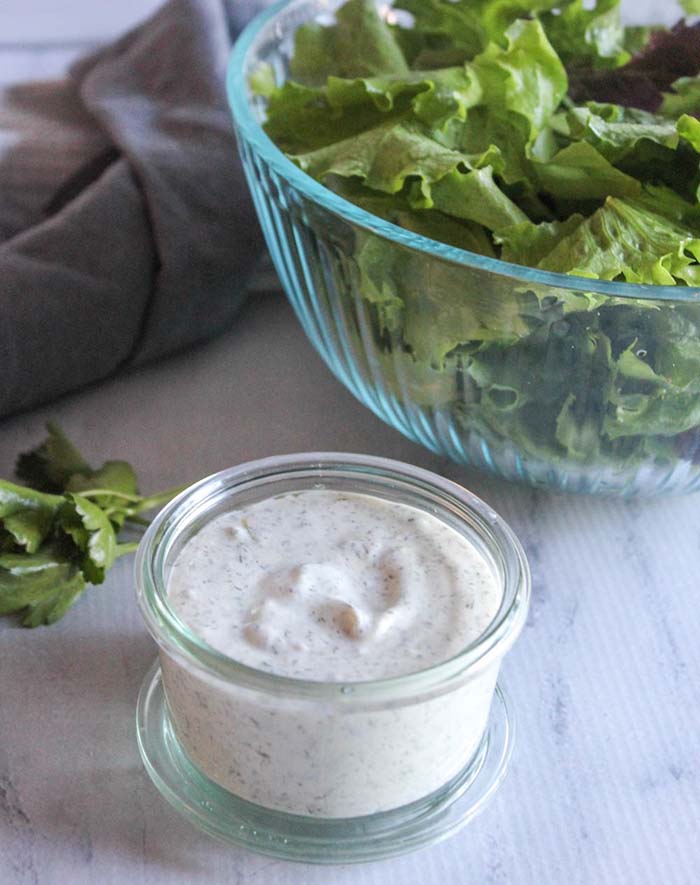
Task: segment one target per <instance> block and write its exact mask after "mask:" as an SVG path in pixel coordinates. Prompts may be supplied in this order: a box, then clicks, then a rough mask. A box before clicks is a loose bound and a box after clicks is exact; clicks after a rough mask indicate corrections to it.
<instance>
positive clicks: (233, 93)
mask: <svg viewBox="0 0 700 885" xmlns="http://www.w3.org/2000/svg"><path fill="white" fill-rule="evenodd" d="M309 2H310V0H278V2H277V3H274V4H272V5H271V6H268V7H267V8H266V9H264V10H262V11H261V12H260V13H258V15H257V16H255V18H253V19H252V20H251V21H250V22H249V23H248V25H247V26H246V27H245V28H244V29H243V31H242V32H241V34H240V35H239V37H238V39H237V40H236V41H235V43H234V46H233V50H232V52H231V54H230V58H229V64H228V70H227V75H226V91H227V95H228V102H229V106H230V108H231V112H232V114H233V119H234V124H235V128H236V130H237V132H238V133H239V134H240V135H242V136H243V137H244V138H245V139H246V140H247V141H248V142H249V143H250V144H252V145H253V147H254V148H255V150H256V151H257V153H258V154H259V155H260V157H261V158H262V159H263V160H264V161H265V163H266V164H267V165H268V166H269V167H272V168H273V169H274V170H275V172H277V173H278V174H279V175H281V176H283V177H284V178H285V179H286V180H287V181H288V182H289V183H290V184H292V185H293V186H294V187H295V188H297V189H298V190H299V191H300V192H301V193H303V194H304V195H305V196H307V197H309V198H311V199H312V200H313V201H314V202H315V203H318V204H319V205H321V206H322V207H324V208H325V209H327V210H329V211H330V212H332V213H334V214H335V215H338V216H340V217H341V218H343V219H345V220H349V221H351V222H352V223H353V224H356V225H358V226H359V227H362V228H364V229H365V230H368V231H371V232H373V233H375V234H377V235H379V236H381V237H384V238H386V239H389V240H392V241H393V242H395V243H398V244H400V245H402V246H405V247H408V248H411V249H414V250H416V251H418V252H424V253H427V254H429V255H433V256H436V257H438V258H440V259H442V260H444V261H449V262H452V263H454V264H457V265H461V266H463V267H469V268H474V269H476V270H482V271H488V272H491V273H495V274H498V275H499V276H503V277H509V278H511V279H513V281H514V282H515V283H521V284H524V285H527V286H531V285H537V286H551V287H555V288H558V289H569V290H574V291H576V292H581V291H584V292H586V293H595V294H599V295H607V296H608V297H614V298H624V299H628V298H629V299H634V300H653V301H683V302H691V303H692V302H698V303H700V288H696V287H692V286H657V285H653V284H649V283H628V282H614V281H611V280H598V279H590V278H589V277H583V276H574V275H573V274H563V273H556V272H554V271H545V270H540V269H538V268H533V267H527V266H525V265H522V264H512V263H510V262H507V261H502V260H501V259H500V258H489V257H488V256H485V255H479V254H477V253H475V252H469V251H467V250H466V249H460V248H458V247H457V246H450V245H448V244H447V243H441V242H439V241H438V240H432V239H430V238H429V237H425V236H423V235H422V234H416V233H413V232H412V231H409V230H406V229H405V228H402V227H399V226H398V225H396V224H393V223H392V222H391V221H386V220H385V219H383V218H380V217H379V216H377V215H373V214H372V213H371V212H368V211H367V210H365V209H361V208H360V207H359V206H356V205H355V204H354V203H351V202H350V201H349V200H346V199H345V198H344V197H341V196H339V195H338V194H336V193H334V192H333V191H332V190H330V189H329V188H327V187H326V186H325V185H323V184H321V183H320V182H318V181H316V179H315V178H312V177H311V176H310V175H308V174H307V173H306V172H304V171H302V170H301V169H300V168H299V167H298V166H297V165H296V164H295V163H293V162H292V161H291V160H290V159H289V158H288V157H287V156H286V155H285V154H284V152H283V151H282V150H281V149H280V148H278V147H277V145H276V144H275V143H274V142H273V141H272V139H271V138H270V137H269V136H268V135H267V134H266V133H265V130H264V129H263V128H262V126H261V125H260V123H259V122H258V120H257V119H256V118H255V115H254V113H253V111H252V109H251V105H250V101H249V94H250V90H249V85H248V82H247V78H246V67H247V61H248V53H249V52H250V51H251V49H254V47H255V44H256V41H257V40H258V39H259V37H260V36H261V34H262V33H263V31H264V30H266V29H267V28H268V27H271V26H273V23H274V22H275V21H276V19H277V18H278V17H279V15H280V14H281V13H283V12H284V11H285V10H287V9H288V8H290V7H293V6H301V5H303V4H305V3H309ZM311 2H313V0H311ZM341 2H342V0H330V2H329V0H324V5H325V7H326V11H332V10H334V9H335V8H337V7H338V6H340V3H341ZM389 2H391V0H389Z"/></svg>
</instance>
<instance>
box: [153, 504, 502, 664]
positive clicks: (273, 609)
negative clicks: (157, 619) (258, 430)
mask: <svg viewBox="0 0 700 885" xmlns="http://www.w3.org/2000/svg"><path fill="white" fill-rule="evenodd" d="M168 593H169V599H170V604H171V606H172V607H173V609H174V610H175V611H176V612H177V613H178V615H179V616H180V617H181V618H182V620H183V621H184V622H185V623H187V624H188V625H189V626H190V628H191V629H192V630H194V632H195V633H197V634H198V635H199V636H200V637H201V638H203V639H204V640H206V642H207V643H208V644H209V645H211V646H212V647H213V648H215V649H217V650H218V651H220V652H223V653H224V654H225V655H227V656H229V657H231V658H234V659H235V660H237V661H240V662H241V663H244V664H248V665H249V666H251V667H255V668H257V669H261V670H267V671H269V672H273V673H277V674H279V675H283V676H293V677H297V678H303V679H309V680H316V681H323V682H326V681H346V680H353V681H364V680H370V679H380V678H383V677H388V676H396V675H399V674H403V673H410V672H414V671H416V670H421V669H424V668H425V667H428V666H430V665H431V664H435V663H438V662H439V661H443V660H446V659H448V658H450V657H452V656H454V655H455V654H458V653H459V652H460V651H461V650H462V649H463V648H465V647H466V646H467V645H469V644H470V643H471V642H473V641H474V640H475V639H477V638H478V637H479V636H480V635H481V634H482V633H483V632H484V630H485V629H486V627H487V626H488V624H489V623H490V621H491V620H492V619H493V617H494V615H495V613H496V611H497V610H498V606H499V603H500V598H501V591H500V588H499V586H498V583H497V581H496V577H495V575H494V574H493V571H492V569H491V568H490V566H489V564H488V563H487V562H486V560H485V559H484V557H483V556H482V555H481V554H480V553H479V552H478V551H477V550H476V548H475V547H474V545H473V544H472V543H471V542H470V541H469V540H468V539H467V538H465V537H464V536H463V535H462V534H460V533H459V532H457V531H456V530H455V529H453V528H451V527H450V526H448V525H446V524H445V523H444V522H442V521H441V520H439V519H437V517H435V516H432V515H430V514H428V513H424V512H421V511H419V510H417V509H415V508H413V507H409V506H407V505H405V504H399V503H394V502H389V501H385V500H381V499H379V498H374V497H370V496H369V495H360V494H354V493H339V492H334V491H328V490H309V491H304V492H297V493H293V494H286V495H281V496H279V497H275V498H269V499H266V500H263V501H259V502H257V503H255V504H252V505H250V506H248V507H245V508H243V509H241V510H235V511H233V512H230V513H225V514H223V515H220V516H218V517H217V518H215V519H214V520H212V521H211V522H210V523H208V524H207V525H206V526H205V527H204V528H203V529H202V530H201V531H200V532H199V533H198V534H197V535H195V536H194V537H193V538H192V539H190V541H189V542H188V543H187V544H186V546H185V547H184V549H183V550H182V551H181V552H180V555H179V556H178V558H177V560H176V562H175V564H174V567H173V570H172V573H171V575H170V580H169V585H168Z"/></svg>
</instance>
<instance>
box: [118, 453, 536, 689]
mask: <svg viewBox="0 0 700 885" xmlns="http://www.w3.org/2000/svg"><path fill="white" fill-rule="evenodd" d="M290 479H295V480H296V484H297V485H298V486H299V488H302V487H303V488H307V489H311V488H315V487H317V484H318V483H319V482H323V483H324V484H326V483H327V484H328V486H329V487H330V486H332V484H333V482H334V481H335V480H343V479H345V480H346V481H348V482H349V483H352V484H355V485H357V483H358V482H359V483H366V484H368V485H372V486H374V487H375V488H374V492H365V493H366V494H373V495H374V496H375V497H377V498H379V499H387V500H389V498H388V497H387V494H386V493H387V489H389V490H390V489H391V488H392V487H393V488H395V489H399V488H401V489H402V490H403V492H404V493H405V494H407V495H411V496H414V497H415V498H418V499H420V503H419V504H414V505H413V506H416V507H418V508H419V509H425V510H426V511H427V512H430V510H429V508H428V507H426V506H421V505H426V504H431V503H432V505H433V506H434V507H437V506H443V507H444V508H445V509H446V510H449V511H451V512H452V514H453V516H454V518H455V520H456V521H459V522H461V523H463V524H464V526H467V527H468V531H464V535H465V537H468V538H471V537H476V538H478V539H480V541H481V542H482V543H484V544H488V545H489V546H490V547H491V553H492V555H496V554H497V555H498V556H499V558H500V560H501V564H502V566H503V572H502V574H501V575H500V580H501V581H502V591H503V593H502V598H501V601H500V604H499V609H498V611H497V612H496V614H495V615H494V617H493V619H492V620H491V622H490V623H489V624H488V626H487V627H486V628H485V629H484V630H483V632H481V633H480V634H479V635H478V636H477V637H476V638H474V639H473V640H472V641H471V642H469V643H468V644H467V645H466V646H464V647H463V648H461V649H460V650H459V651H458V652H456V653H454V654H453V655H451V657H449V658H447V659H446V660H442V661H438V662H433V663H430V664H428V665H427V666H426V667H423V668H422V669H418V670H414V671H410V672H408V673H400V674H398V675H391V676H384V677H379V678H374V679H368V680H355V679H344V680H340V681H318V680H309V679H304V678H302V677H295V676H285V675H282V674H279V673H275V672H269V671H267V670H262V669H259V668H257V667H254V666H252V665H249V664H244V663H242V662H241V661H239V660H237V659H236V658H234V657H231V656H229V655H227V654H225V653H223V652H220V651H218V650H217V649H216V648H214V647H213V646H211V645H210V644H209V643H208V642H207V641H206V640H205V639H203V638H202V637H200V636H199V634H197V633H196V632H195V631H194V630H192V628H190V627H189V626H188V624H187V623H186V622H185V621H184V620H183V619H182V618H180V616H179V615H178V614H177V612H176V611H175V609H173V608H172V607H171V606H170V604H169V602H168V590H167V585H168V575H167V571H168V561H169V559H170V557H171V556H172V555H173V551H174V550H175V548H176V545H177V542H178V539H179V538H181V537H182V536H183V535H185V536H187V533H188V532H189V531H190V529H191V528H192V527H193V526H194V525H195V524H196V523H197V521H198V520H202V521H203V524H206V523H207V522H209V521H210V519H212V518H215V516H216V515H217V514H216V511H217V508H218V506H219V505H222V504H224V503H225V502H228V504H229V505H233V504H234V502H235V501H236V500H237V499H239V498H240V496H241V494H244V493H245V492H248V491H250V490H253V489H255V488H258V489H260V490H261V493H262V494H261V499H264V498H269V497H274V494H273V493H274V489H275V486H276V485H277V484H278V483H279V482H286V481H289V480H290ZM277 494H279V490H278V492H277ZM226 509H235V507H233V506H229V507H227V508H226ZM435 515H436V516H437V518H438V519H440V520H441V521H445V520H444V515H443V516H439V515H437V513H436V514H435ZM201 527H202V526H201V525H200V526H199V528H201ZM180 549H181V548H180ZM178 552H179V551H178ZM133 574H134V584H135V588H136V599H137V603H138V607H139V611H140V613H141V616H142V618H143V621H144V623H145V625H146V628H147V629H148V631H149V632H150V634H151V636H152V637H153V638H154V639H155V640H156V642H157V643H158V645H159V647H160V648H161V649H164V650H165V651H166V653H167V654H170V655H174V656H176V657H178V658H184V660H185V661H186V662H187V663H188V664H189V665H194V667H195V668H196V669H198V670H200V671H203V672H206V673H208V674H211V675H212V676H214V677H216V678H221V679H223V680H224V681H226V682H227V683H230V684H235V685H239V686H245V687H248V688H253V689H257V690H260V691H262V692H264V693H266V694H280V695H282V696H284V697H291V696H298V697H307V698H308V697H316V698H322V699H324V698H328V697H329V696H330V697H334V698H335V697H337V696H338V695H339V694H340V695H342V696H343V697H345V703H346V704H348V705H352V704H354V703H360V702H364V701H370V700H380V699H382V698H387V697H390V698H394V699H400V698H405V697H411V696H416V695H417V694H420V693H421V692H425V691H431V690H439V688H440V687H441V686H442V687H445V686H451V685H454V684H455V681H457V682H458V681H459V680H460V679H463V678H465V677H468V676H469V674H471V673H474V672H476V671H477V670H479V671H480V669H481V668H483V667H486V666H488V665H490V663H492V662H494V661H496V660H498V661H500V660H501V659H502V657H503V656H504V655H505V654H506V653H507V652H508V651H509V650H510V648H511V647H512V645H513V643H514V642H515V641H516V639H517V638H518V636H519V635H520V633H521V632H522V630H523V628H524V626H525V622H526V619H527V615H528V610H529V605H530V598H531V595H532V580H531V572H530V566H529V563H528V559H527V555H526V553H525V550H524V549H523V546H522V544H521V543H520V540H519V539H518V537H517V535H516V534H515V532H514V531H513V529H512V528H511V527H510V525H509V524H508V523H507V522H506V521H505V520H504V519H503V517H501V516H500V515H499V514H498V513H496V511H495V510H493V508H492V507H491V506H490V505H489V504H488V503H486V502H485V501H483V500H482V499H481V498H479V497H477V496H476V495H475V494H474V493H473V492H471V491H469V490H468V489H467V488H465V487H464V486H462V485H460V484H459V483H457V482H455V481H454V480H451V479H448V478H447V477H444V476H442V475H441V474H438V473H435V472H434V471H431V470H427V469H425V468H422V467H416V466H415V465H413V464H409V463H408V462H404V461H396V460H393V459H390V458H380V457H377V456H374V455H361V454H355V453H348V452H299V453H292V454H287V455H273V456H271V457H267V458H260V459H257V460H255V461H247V462H243V463H241V464H238V465H236V466H234V467H229V468H227V469H225V470H221V471H219V472H217V473H213V474H211V475H210V476H206V477H204V479H201V480H199V481H198V482H195V483H194V484H193V485H191V486H189V487H188V488H186V489H184V490H183V491H182V492H180V494H179V495H177V496H176V497H175V498H173V500H172V501H170V502H169V503H168V504H166V505H165V506H164V507H163V508H162V509H161V510H160V511H159V512H158V513H157V514H156V516H155V517H154V519H153V521H152V522H151V524H150V525H149V527H148V529H147V530H146V532H145V533H144V535H143V537H142V538H141V541H140V543H139V546H138V549H137V551H136V557H135V561H134V569H133Z"/></svg>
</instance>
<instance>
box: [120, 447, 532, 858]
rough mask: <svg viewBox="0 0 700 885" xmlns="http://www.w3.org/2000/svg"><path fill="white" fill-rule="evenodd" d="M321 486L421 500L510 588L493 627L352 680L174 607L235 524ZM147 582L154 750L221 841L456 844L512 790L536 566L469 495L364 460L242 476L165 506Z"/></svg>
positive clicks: (217, 479) (279, 847) (186, 807)
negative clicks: (276, 662) (292, 666)
mask: <svg viewBox="0 0 700 885" xmlns="http://www.w3.org/2000/svg"><path fill="white" fill-rule="evenodd" d="M321 488H322V489H330V490H334V491H345V492H356V493H361V494H365V495H371V496H374V497H378V498H381V499H383V500H385V501H389V502H398V503H401V504H404V505H409V506H411V507H414V508H417V509H419V510H422V511H425V512H427V513H430V514H431V515H433V516H435V517H437V518H438V519H440V520H442V521H443V522H444V523H446V524H447V525H448V526H451V527H452V528H453V529H455V530H457V531H458V532H460V533H461V534H463V535H465V536H466V537H467V538H468V539H469V540H470V541H471V542H472V543H473V544H474V545H475V546H476V547H477V549H478V550H479V551H480V553H481V555H482V556H483V557H484V558H485V559H486V561H487V562H488V563H489V565H490V567H491V568H492V570H493V573H494V574H495V575H496V576H497V579H498V581H499V584H500V586H501V587H502V599H501V604H500V607H499V610H498V612H497V614H496V616H495V618H494V620H493V621H492V622H491V624H490V625H489V627H488V628H487V630H486V631H485V632H484V633H483V634H482V635H481V636H480V637H479V638H478V639H477V640H476V641H475V642H473V643H472V644H471V645H469V646H468V647H467V648H465V649H463V650H462V651H461V652H460V653H459V654H458V655H456V656H455V657H453V658H451V659H450V660H447V661H445V662H442V663H439V664H436V665H433V666H431V667H429V668H427V669H425V670H422V671H420V672H415V673H410V674H406V675H401V676H396V677H392V678H386V679H381V680H374V681H367V682H350V683H348V682H342V683H341V682H314V681H307V680H301V679H294V678H289V677H283V676H278V675H274V674H271V673H268V672H263V671H260V670H256V669H253V668H251V667H248V666H245V665H243V664H240V663H238V662H237V661H235V660H233V659H232V658H229V657H227V656H225V655H223V654H221V653H220V652H218V651H216V650H214V649H213V648H211V647H210V646H208V645H207V644H206V643H205V642H204V641H203V640H201V639H199V638H198V637H197V636H196V635H195V634H194V633H193V632H192V631H191V630H190V629H189V628H188V627H187V625H186V624H185V623H183V622H182V621H181V620H180V619H179V618H178V616H177V615H176V614H175V612H174V611H173V610H172V609H171V608H170V606H169V604H168V596H167V586H168V576H169V571H170V569H171V567H172V565H173V563H174V561H175V559H176V557H177V556H178V553H179V552H180V550H181V549H182V547H183V545H184V544H185V543H186V542H187V541H188V540H189V539H190V538H191V537H192V536H193V535H194V534H196V533H197V532H198V531H199V530H200V529H201V528H202V527H203V526H204V525H205V524H206V523H207V522H209V521H210V520H212V519H213V518H215V517H217V516H218V515H220V514H221V513H222V512H225V511H228V510H232V509H235V508H238V507H242V506H245V505H249V504H252V503H254V502H256V501H259V500H262V499H264V498H269V497H272V496H275V495H279V494H282V493H286V492H298V491H301V490H304V489H321ZM136 583H137V589H138V600H139V605H140V608H141V612H142V614H143V617H144V620H145V622H146V625H147V627H148V629H149V631H150V633H151V635H152V636H153V637H154V639H155V640H156V642H157V643H158V645H159V660H160V672H159V673H158V672H156V673H154V674H151V675H150V676H149V678H148V679H147V682H146V683H145V685H144V689H143V691H142V696H141V699H140V702H139V741H140V746H141V750H142V755H143V756H144V760H145V762H146V765H147V768H148V770H149V773H150V774H151V776H152V777H153V779H154V780H155V782H156V784H157V785H158V786H159V788H160V789H161V791H162V792H163V793H164V794H165V795H166V797H167V798H169V799H170V800H171V801H172V802H173V804H175V805H176V806H177V807H178V808H179V809H180V810H181V811H184V812H185V813H186V814H187V815H188V816H189V817H190V818H191V819H192V820H194V821H195V822H196V823H198V824H199V825H200V826H203V827H204V828H205V829H208V830H209V831H210V832H215V833H216V834H217V835H219V836H224V837H225V838H228V839H230V840H231V841H235V842H239V843H241V842H242V843H243V844H246V845H249V846H252V847H254V848H256V849H258V850H261V851H267V852H268V853H271V854H276V855H281V856H287V857H295V858H297V859H302V858H303V859H310V860H354V859H365V858H368V857H377V856H384V855H386V854H391V853H396V852H397V851H401V850H407V849H408V848H412V847H416V846H417V845H419V844H423V843H424V842H425V841H433V840H434V839H436V838H439V837H441V836H443V835H447V834H449V832H451V831H453V830H454V829H455V828H456V825H457V822H458V821H457V819H459V823H461V822H463V821H464V820H465V819H468V818H469V817H470V816H473V813H475V810H479V809H480V807H481V806H482V805H483V803H484V801H485V798H487V797H488V796H489V795H490V794H491V792H492V791H493V789H495V786H496V785H497V783H498V782H500V779H501V778H502V775H503V772H504V770H505V765H506V763H507V759H508V756H509V752H510V744H511V739H512V729H511V728H510V721H509V717H508V713H507V710H506V708H505V707H504V703H505V702H504V700H503V695H502V693H500V691H499V692H498V693H497V695H496V697H497V704H495V705H494V704H492V700H493V698H494V691H495V689H496V680H497V676H498V671H499V667H500V663H501V660H502V658H503V656H504V654H505V653H506V652H507V651H508V650H509V649H510V647H511V646H512V644H513V642H514V641H515V639H516V638H517V636H518V634H519V633H520V630H521V629H522V626H523V624H524V622H525V618H526V614H527V606H528V600H529V593H530V583H529V571H528V566H527V562H526V559H525V555H524V553H523V550H522V548H521V546H520V544H519V542H518V541H517V539H516V538H515V536H514V535H513V533H512V532H511V530H510V529H509V528H508V526H507V525H506V524H505V523H504V522H503V521H502V520H501V519H500V518H499V517H498V516H497V515H496V514H495V513H494V512H493V511H492V510H491V509H490V508H489V507H488V506H487V505H486V504H484V503H483V502H482V501H480V500H479V499H478V498H476V497H475V496H474V495H472V494H471V493H469V492H467V491H466V490H465V489H463V488H462V487H460V486H458V485H456V484H455V483H452V482H450V481H448V480H446V479H443V478H442V477H440V476H437V475H436V474H433V473H430V472H428V471H425V470H421V469H419V468H416V467H413V466H410V465H408V464H401V463H398V462H393V461H387V460H384V459H380V458H372V457H365V456H357V455H344V454H327V453H324V454H304V455H290V456H283V457H275V458H268V459H265V460H262V461H256V462H253V463H250V464H244V465H241V466H239V467H235V468H233V469H230V470H225V471H223V472H221V473H218V474H215V475H214V476H212V477H209V478H208V479H205V480H202V481H201V482H200V483H197V484H196V485H194V486H192V487H191V488H190V489H188V490H187V491H185V492H183V493H182V494H181V495H180V496H179V497H178V498H176V499H175V500H174V501H173V502H172V503H171V504H169V505H168V506H167V507H165V508H164V509H163V510H162V511H161V513H160V514H159V515H158V516H157V517H156V519H155V520H154V522H153V523H152V525H151V526H150V528H149V529H148V531H147V532H146V534H145V536H144V538H143V541H142V543H141V545H140V548H139V552H138V555H137V559H136ZM494 707H496V708H497V715H496V716H495V721H496V725H495V726H494V722H493V721H492V720H494V714H493V709H494ZM498 722H500V732H498V728H499V726H498ZM494 727H495V729H496V732H498V733H495V732H494ZM489 753H490V756H489ZM475 785H476V786H475ZM458 805H460V807H459V808H457V806H458Z"/></svg>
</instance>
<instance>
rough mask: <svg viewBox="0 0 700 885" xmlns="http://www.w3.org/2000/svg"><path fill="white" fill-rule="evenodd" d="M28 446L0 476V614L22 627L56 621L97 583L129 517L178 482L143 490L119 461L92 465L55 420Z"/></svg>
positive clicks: (118, 552)
mask: <svg viewBox="0 0 700 885" xmlns="http://www.w3.org/2000/svg"><path fill="white" fill-rule="evenodd" d="M48 431H49V436H48V438H47V439H46V440H45V441H44V442H43V443H42V444H41V445H40V446H39V447H38V448H37V449H35V450H33V451H32V452H29V453H27V454H24V455H21V456H20V457H19V459H18V461H17V476H18V478H19V479H22V480H24V481H25V482H26V483H27V485H23V486H22V485H16V484H15V483H11V482H7V481H5V480H0V615H9V614H14V613H17V612H19V613H21V614H22V624H23V625H24V626H25V627H38V626H39V625H41V624H52V623H53V622H54V621H57V620H59V619H60V618H62V617H63V615H64V614H65V613H66V612H67V611H68V609H69V608H70V607H71V606H72V605H73V603H74V602H76V600H77V599H78V598H79V596H80V595H81V594H82V592H83V591H84V590H85V588H86V587H87V585H88V584H101V583H102V582H103V581H104V579H105V575H106V574H107V572H108V571H109V569H110V568H111V567H112V565H114V562H115V560H116V558H117V557H119V556H122V555H124V554H127V553H133V551H134V550H135V549H136V544H135V543H121V544H120V543H119V542H118V540H117V535H118V533H119V531H120V529H121V528H122V526H124V524H125V522H127V521H129V522H132V523H136V524H143V523H144V520H143V519H142V517H141V516H140V515H139V514H141V513H144V512H145V511H148V510H152V509H153V508H156V507H160V506H162V505H163V504H165V503H166V502H167V501H169V500H170V498H172V497H173V496H174V495H175V494H177V492H178V491H179V489H173V490H169V491H167V492H163V493H162V494H159V495H153V496H149V497H143V496H142V495H140V494H139V492H138V489H137V484H136V475H135V474H134V471H133V468H132V467H131V465H130V464H127V463H126V462H125V461H107V462H106V463H105V464H103V465H102V467H100V468H99V469H97V470H94V469H93V468H92V467H90V465H89V464H88V463H87V462H86V461H85V459H84V458H83V456H82V455H81V454H80V452H79V451H78V450H77V449H76V448H75V447H74V446H73V444H72V443H71V441H70V440H69V439H68V438H67V437H66V435H65V434H64V433H63V432H62V431H61V430H60V429H59V428H58V427H56V426H55V425H52V424H49V425H48Z"/></svg>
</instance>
